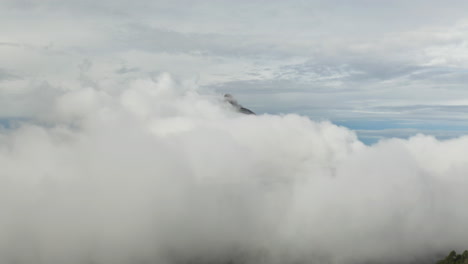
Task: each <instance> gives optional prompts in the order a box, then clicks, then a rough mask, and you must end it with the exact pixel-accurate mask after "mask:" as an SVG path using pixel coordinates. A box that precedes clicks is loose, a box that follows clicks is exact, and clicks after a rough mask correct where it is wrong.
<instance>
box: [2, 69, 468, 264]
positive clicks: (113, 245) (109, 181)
mask: <svg viewBox="0 0 468 264" xmlns="http://www.w3.org/2000/svg"><path fill="white" fill-rule="evenodd" d="M43 109H45V110H44V111H42V112H40V113H38V114H37V118H35V119H33V120H29V121H22V122H20V123H18V124H16V126H13V127H14V128H10V129H3V131H2V132H1V134H0V168H1V170H0V208H1V210H2V217H1V218H0V262H1V263H35V264H38V263H47V264H54V263H57V264H58V263H73V264H75V263H77V264H78V263H80V264H81V263H228V261H231V260H233V261H236V263H363V262H366V261H376V262H379V263H381V262H391V261H400V260H401V259H403V260H405V261H408V260H409V261H413V260H417V259H421V258H426V257H427V258H431V257H433V256H434V254H436V253H439V252H443V253H446V252H447V250H449V249H458V250H460V249H462V248H463V247H466V245H467V243H468V229H466V223H467V222H468V212H467V211H466V210H464V207H465V205H466V204H467V202H468V192H467V191H466V190H467V187H468V178H467V177H466V175H468V158H467V157H468V155H467V154H468V153H467V149H468V137H461V138H457V139H452V140H448V141H438V140H436V139H434V138H433V137H430V136H424V135H418V136H416V137H413V138H410V139H409V140H400V139H391V140H385V141H381V142H380V143H378V144H376V145H373V146H365V145H364V144H362V143H361V142H360V141H359V140H357V137H356V135H355V133H354V132H353V131H350V130H348V129H346V128H343V127H339V126H336V125H334V124H332V123H329V122H320V123H318V122H313V121H311V120H310V119H308V118H306V117H303V116H298V115H284V116H275V115H259V116H247V115H242V114H239V113H236V112H235V111H233V109H231V108H230V105H229V104H225V103H224V102H223V101H222V98H221V97H219V98H218V96H214V95H213V96H209V95H208V96H207V95H204V96H201V95H199V94H198V93H197V92H196V90H194V89H190V88H186V87H185V86H184V85H180V84H178V83H177V82H174V81H173V80H172V79H171V78H170V76H168V75H164V74H163V75H161V76H159V77H158V79H156V80H152V79H144V80H136V81H133V82H132V83H131V84H130V85H129V87H127V88H126V89H122V91H121V92H118V93H115V94H111V93H107V92H103V91H98V90H95V89H91V88H89V89H76V90H72V91H69V92H66V93H63V94H60V95H54V96H53V97H52V98H50V104H49V105H48V106H47V107H44V108H43Z"/></svg>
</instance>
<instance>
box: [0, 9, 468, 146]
mask: <svg viewBox="0 0 468 264" xmlns="http://www.w3.org/2000/svg"><path fill="white" fill-rule="evenodd" d="M0 7H1V8H0V24H1V26H0V27H1V32H2V34H1V36H0V57H1V64H0V92H1V93H0V102H1V103H0V117H1V118H2V119H3V120H5V119H11V118H29V117H31V116H34V115H35V114H36V113H38V111H39V112H40V111H41V110H40V109H43V108H44V105H43V104H47V103H44V102H46V101H47V100H46V99H45V98H48V97H49V96H52V95H53V94H56V93H60V91H63V90H71V89H78V88H80V87H93V88H94V89H101V90H106V91H108V90H118V89H119V88H117V87H120V86H121V85H122V84H125V83H126V82H128V81H129V80H132V79H136V78H143V77H151V76H155V75H157V74H159V73H161V72H168V73H170V74H171V75H172V76H174V78H177V79H179V80H181V81H183V82H186V83H188V84H190V85H192V86H194V87H197V89H198V90H199V91H200V92H202V93H208V94H216V93H218V94H222V93H225V92H229V93H231V94H233V95H235V96H236V97H237V98H238V99H239V101H240V102H241V103H242V104H244V105H246V106H248V107H250V108H252V109H253V110H254V111H255V112H257V113H272V114H279V113H283V114H287V113H298V114H301V115H306V116H309V117H310V118H312V119H314V120H331V121H332V122H334V123H337V124H340V125H344V126H347V127H349V128H352V129H355V130H356V131H357V132H358V134H359V135H360V137H361V138H362V139H363V140H364V141H365V142H367V143H374V142H376V141H377V140H378V139H379V138H382V137H388V136H398V137H408V136H410V135H415V134H416V133H419V132H421V133H425V134H431V135H436V136H437V137H439V138H451V137H455V136H459V135H462V134H465V133H466V132H467V131H468V126H467V125H466V118H467V114H466V112H467V111H466V110H467V109H468V90H467V89H466V83H467V77H466V76H467V71H468V49H467V48H468V47H467V46H468V13H467V12H466V10H468V4H467V3H466V1H455V0H450V1H419V0H414V1H400V0H396V1H369V0H367V1H364V0H357V1H338V0H332V1H299V0H293V1H287V2H286V1H226V0H224V1H223V0H219V1H182V0H176V1H159V0H158V1H145V0H143V1H127V0H118V1H88V0H85V1H53V0H45V1H34V0H29V1H26V0H14V1H13V0H3V1H1V3H0ZM38 98H44V99H43V100H41V99H38ZM3 122H5V121H3ZM376 130H378V131H376Z"/></svg>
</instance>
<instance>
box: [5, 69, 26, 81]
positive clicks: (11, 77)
mask: <svg viewBox="0 0 468 264" xmlns="http://www.w3.org/2000/svg"><path fill="white" fill-rule="evenodd" d="M16 79H22V78H21V77H20V76H18V75H15V74H12V73H9V72H8V71H7V70H4V69H1V68H0V82H1V81H5V80H16Z"/></svg>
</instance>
